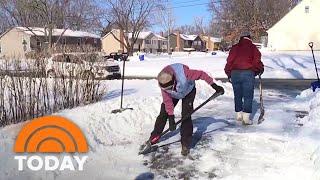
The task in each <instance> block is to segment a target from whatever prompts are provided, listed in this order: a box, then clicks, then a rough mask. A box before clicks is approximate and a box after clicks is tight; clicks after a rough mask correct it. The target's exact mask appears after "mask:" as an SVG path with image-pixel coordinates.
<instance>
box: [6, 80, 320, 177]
mask: <svg viewBox="0 0 320 180" xmlns="http://www.w3.org/2000/svg"><path fill="white" fill-rule="evenodd" d="M223 86H224V87H225V88H226V94H225V95H224V96H222V97H219V98H217V99H216V100H214V101H212V102H209V103H208V104H207V105H206V106H204V107H203V108H202V109H200V110H199V111H198V112H196V113H195V114H194V115H193V119H194V143H193V148H192V150H191V157H190V158H184V157H182V156H181V155H180V143H179V142H176V141H178V140H179V138H180V135H179V133H178V131H177V132H173V133H171V134H168V135H167V136H165V137H163V138H164V139H165V140H163V141H162V142H161V143H160V145H161V144H167V143H172V142H173V143H172V144H170V145H168V146H164V147H162V148H160V149H159V150H158V152H155V153H150V154H149V155H147V156H141V155H140V156H138V155H137V154H138V147H139V145H140V144H141V143H142V142H144V141H145V140H146V139H147V138H148V137H149V133H150V132H151V130H152V128H153V123H154V120H155V118H156V116H157V114H158V111H159V109H160V103H161V95H160V90H159V88H158V87H157V82H156V81H155V80H129V81H127V82H126V88H125V98H124V105H125V106H126V107H132V108H134V110H133V111H130V110H128V111H125V112H123V113H121V114H111V113H110V112H111V110H113V109H116V108H119V104H120V101H119V89H120V81H109V82H108V89H109V94H107V95H106V97H105V98H104V100H103V101H101V102H98V103H95V104H93V105H88V106H84V107H79V108H75V109H72V110H65V111H62V112H60V113H59V115H62V116H65V117H68V118H69V119H71V120H73V121H74V122H75V123H76V124H78V125H79V126H80V128H81V129H82V130H83V131H84V133H85V135H86V137H87V140H88V143H89V145H90V152H89V153H88V156H89V158H88V162H87V163H86V164H85V167H84V171H83V172H70V171H63V172H42V171H39V172H30V171H24V172H19V171H17V162H16V161H15V160H14V159H13V156H14V153H12V145H13V142H14V139H15V136H16V134H17V132H18V130H19V129H20V127H21V126H22V124H18V125H12V126H8V127H5V128H2V129H0V139H1V140H0V147H1V148H0V164H1V166H0V179H33V180H34V179H148V178H149V179H152V178H154V179H183V178H186V179H188V178H189V179H214V178H216V179H245V180H247V179H255V180H257V179H310V180H312V179H319V177H320V176H319V175H320V172H319V170H318V169H319V166H320V163H319V161H320V160H319V154H320V152H319V150H318V146H319V144H320V143H319V142H317V140H318V137H319V133H317V132H319V131H317V130H318V129H320V128H319V127H320V123H319V121H320V119H318V120H317V118H318V117H319V107H320V103H317V101H316V100H314V99H313V100H312V97H313V96H315V95H316V94H312V93H311V92H310V91H304V93H303V94H302V95H301V96H299V97H298V98H295V95H296V94H297V93H296V91H292V90H289V89H282V90H265V91H264V94H265V107H266V114H265V118H266V120H265V122H264V123H263V124H261V125H253V126H249V127H243V126H242V125H238V124H237V123H235V121H234V113H233V98H232V96H233V95H232V88H231V85H230V84H228V83H227V84H223ZM197 92H198V93H197V96H196V100H195V106H197V105H199V104H200V103H201V102H203V101H204V100H205V99H206V98H207V97H209V96H210V95H211V94H212V93H213V90H212V89H211V87H210V86H208V85H207V84H205V83H204V82H199V83H197ZM257 95H258V92H256V96H257ZM317 95H318V98H315V99H320V98H319V97H320V93H318V94H317ZM255 99H256V101H255V102H254V106H255V116H254V118H255V119H257V117H258V116H259V109H258V105H259V104H258V103H259V102H257V101H258V98H257V97H256V98H255ZM313 101H314V102H313ZM312 102H313V103H312ZM306 111H310V116H308V113H307V112H306ZM175 114H176V117H177V119H178V118H179V117H180V104H178V107H177V108H176V111H175ZM311 115H312V116H311ZM311 127H313V128H311Z"/></svg>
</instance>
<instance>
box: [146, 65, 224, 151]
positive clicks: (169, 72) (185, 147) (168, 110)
mask: <svg viewBox="0 0 320 180" xmlns="http://www.w3.org/2000/svg"><path fill="white" fill-rule="evenodd" d="M157 79H158V83H159V87H160V88H161V94H162V98H163V102H162V104H161V109H160V113H159V115H158V117H157V120H156V122H155V125H154V129H153V131H152V133H151V136H150V139H149V141H150V143H151V144H155V143H157V142H158V141H159V139H160V135H161V133H162V132H163V129H164V127H165V125H166V123H167V119H168V120H169V129H170V131H174V130H175V129H176V124H175V119H174V107H175V106H176V105H177V103H178V101H179V100H180V99H181V100H182V112H181V116H182V117H184V116H186V115H187V114H189V113H190V112H192V111H193V101H194V98H195V95H196V88H195V80H204V81H206V82H207V83H208V84H209V85H211V87H212V88H213V89H215V91H216V92H220V93H221V94H223V93H224V89H223V88H222V87H221V86H218V85H217V84H216V83H215V79H213V78H212V77H210V76H209V75H208V74H207V73H205V72H203V71H200V70H193V69H189V67H188V66H186V65H184V64H179V63H177V64H171V65H169V66H166V67H165V68H164V69H162V70H161V72H160V73H159V75H158V77H157ZM192 133H193V124H192V120H191V117H190V118H188V119H186V120H184V121H182V124H181V129H180V134H181V145H182V150H181V154H182V155H184V156H186V155H187V154H189V149H190V145H191V141H192Z"/></svg>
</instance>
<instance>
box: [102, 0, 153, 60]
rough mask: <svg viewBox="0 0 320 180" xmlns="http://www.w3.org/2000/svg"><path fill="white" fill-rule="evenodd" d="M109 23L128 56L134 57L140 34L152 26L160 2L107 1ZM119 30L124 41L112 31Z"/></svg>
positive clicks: (138, 0)
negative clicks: (153, 12)
mask: <svg viewBox="0 0 320 180" xmlns="http://www.w3.org/2000/svg"><path fill="white" fill-rule="evenodd" d="M105 5H106V14H107V17H106V19H107V21H108V22H109V24H108V25H109V27H108V29H109V31H110V32H111V34H112V35H113V37H114V38H115V39H116V40H117V41H119V42H120V43H121V44H122V45H123V46H124V47H125V49H127V51H128V54H129V55H132V53H133V48H134V44H135V43H136V41H137V39H138V36H139V34H140V32H141V31H142V30H143V29H144V28H146V27H148V26H150V25H151V22H152V15H153V14H152V11H153V10H155V9H156V7H157V6H158V5H159V2H158V1H156V0H105ZM112 28H117V29H119V30H120V32H121V33H124V35H125V37H124V40H125V41H122V40H121V39H120V38H118V37H117V36H116V35H115V34H114V33H113V32H112V31H111V29H112Z"/></svg>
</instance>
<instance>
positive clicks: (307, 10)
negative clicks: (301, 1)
mask: <svg viewBox="0 0 320 180" xmlns="http://www.w3.org/2000/svg"><path fill="white" fill-rule="evenodd" d="M309 11H310V7H309V6H306V7H305V8H304V12H305V13H306V14H308V13H309Z"/></svg>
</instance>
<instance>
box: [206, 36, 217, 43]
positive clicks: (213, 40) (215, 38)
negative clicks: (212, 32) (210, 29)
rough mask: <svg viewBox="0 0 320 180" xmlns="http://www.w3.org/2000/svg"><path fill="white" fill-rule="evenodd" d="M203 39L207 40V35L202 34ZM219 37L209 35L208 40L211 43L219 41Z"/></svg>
mask: <svg viewBox="0 0 320 180" xmlns="http://www.w3.org/2000/svg"><path fill="white" fill-rule="evenodd" d="M202 37H203V40H204V41H208V36H202ZM221 40H222V39H221V38H217V37H212V36H210V41H211V42H213V43H219V42H221Z"/></svg>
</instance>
